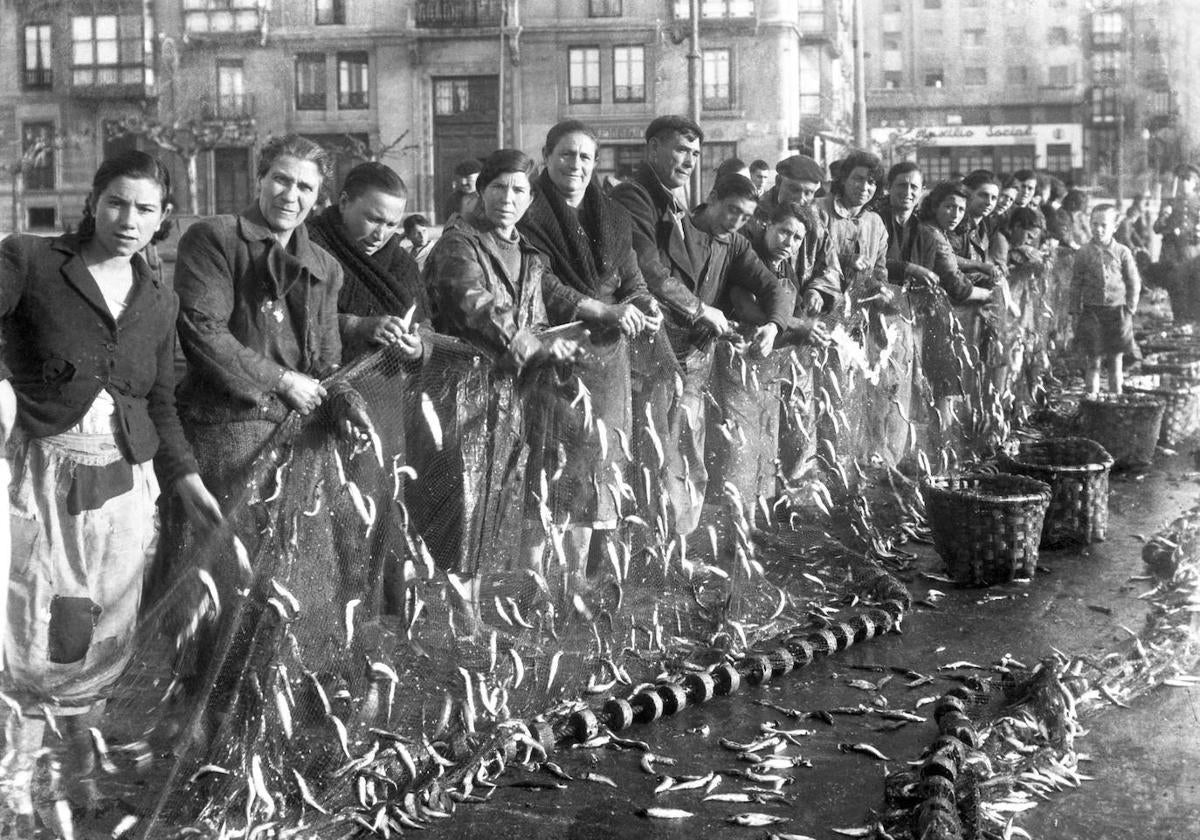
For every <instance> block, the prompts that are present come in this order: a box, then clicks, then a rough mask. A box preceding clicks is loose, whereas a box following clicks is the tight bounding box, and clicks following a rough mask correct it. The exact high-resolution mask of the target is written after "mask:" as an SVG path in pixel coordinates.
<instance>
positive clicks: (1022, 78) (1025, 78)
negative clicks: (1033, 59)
mask: <svg viewBox="0 0 1200 840" xmlns="http://www.w3.org/2000/svg"><path fill="white" fill-rule="evenodd" d="M1004 81H1005V82H1006V83H1007V84H1010V85H1027V84H1029V68H1028V67H1026V66H1025V65H1024V64H1010V65H1009V66H1008V67H1006V68H1005V69H1004Z"/></svg>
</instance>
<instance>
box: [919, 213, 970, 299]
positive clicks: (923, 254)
mask: <svg viewBox="0 0 1200 840" xmlns="http://www.w3.org/2000/svg"><path fill="white" fill-rule="evenodd" d="M910 243H911V245H910V248H909V252H908V253H907V254H905V255H903V257H902V258H903V259H904V260H905V262H911V263H916V264H917V265H920V266H924V267H925V268H928V269H929V270H930V271H932V272H933V273H934V274H936V275H937V276H938V281H939V283H940V284H941V287H942V288H943V289H945V290H946V295H947V296H948V297H949V298H950V301H951V303H956V304H961V303H965V302H966V300H967V298H969V297H970V296H971V290H972V289H974V287H975V284H974V283H972V282H971V280H970V279H969V278H968V277H967V276H966V275H964V274H963V273H962V271H960V270H959V267H958V257H956V256H955V254H954V250H953V249H952V248H951V247H950V241H949V240H948V239H947V238H946V234H945V233H943V232H942V231H941V229H940V228H938V227H937V225H935V224H933V223H932V222H921V223H920V224H919V225H917V231H916V235H915V236H913V238H912V239H911V240H910Z"/></svg>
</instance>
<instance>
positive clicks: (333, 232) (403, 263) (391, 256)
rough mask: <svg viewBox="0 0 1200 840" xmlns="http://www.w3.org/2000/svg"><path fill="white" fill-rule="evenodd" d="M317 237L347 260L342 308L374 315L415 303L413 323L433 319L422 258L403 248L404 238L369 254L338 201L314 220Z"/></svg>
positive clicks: (395, 312)
mask: <svg viewBox="0 0 1200 840" xmlns="http://www.w3.org/2000/svg"><path fill="white" fill-rule="evenodd" d="M309 231H310V234H311V236H312V239H313V241H314V242H316V243H317V244H318V245H320V246H321V247H322V248H324V249H325V250H326V251H328V252H329V253H330V254H332V255H333V257H334V258H335V259H336V260H337V261H338V262H339V263H341V265H342V270H343V273H344V274H345V281H344V282H343V284H342V291H341V294H340V295H339V296H338V312H340V313H342V314H345V315H358V316H360V317H371V316H376V315H404V314H406V313H407V312H408V310H409V308H410V307H412V306H413V305H414V304H415V305H416V311H415V312H414V313H413V323H414V324H416V323H428V322H429V314H430V313H429V300H428V297H427V296H426V292H425V287H424V286H423V285H422V283H421V273H420V271H419V270H418V269H417V263H416V261H415V260H413V258H412V257H411V256H409V254H408V253H407V252H406V251H405V250H404V249H403V248H401V247H400V241H399V237H396V236H393V237H392V238H391V239H390V240H388V242H387V244H386V245H384V246H383V247H382V248H380V249H379V250H378V251H376V252H375V253H374V254H370V255H368V254H367V252H366V251H364V250H363V248H362V246H361V245H359V244H358V243H357V242H355V241H354V240H352V239H351V238H350V235H349V233H348V232H347V231H346V226H345V225H344V224H343V223H342V214H341V211H340V210H339V209H338V208H337V206H336V205H335V206H331V207H329V208H327V209H326V210H325V212H323V213H322V214H321V215H319V216H317V217H315V218H314V219H312V220H311V221H310V222H309Z"/></svg>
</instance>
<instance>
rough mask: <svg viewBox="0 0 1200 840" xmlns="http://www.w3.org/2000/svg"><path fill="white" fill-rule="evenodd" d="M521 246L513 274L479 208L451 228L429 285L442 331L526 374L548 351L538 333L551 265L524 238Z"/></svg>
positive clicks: (429, 270) (438, 248) (435, 256)
mask: <svg viewBox="0 0 1200 840" xmlns="http://www.w3.org/2000/svg"><path fill="white" fill-rule="evenodd" d="M517 247H518V248H519V249H520V251H521V267H520V272H519V274H518V275H517V276H511V275H510V274H509V272H508V270H507V268H506V267H505V263H504V259H503V257H502V256H501V255H500V252H499V245H498V244H497V243H496V241H495V238H494V237H493V236H492V235H491V233H490V230H489V225H488V222H487V220H486V219H485V218H484V217H483V216H482V215H481V213H480V210H479V208H478V207H477V208H476V210H475V211H474V212H472V213H470V214H468V216H466V217H463V216H458V217H456V218H453V219H451V220H450V221H449V222H448V223H447V224H446V228H445V230H444V231H443V233H442V236H441V238H440V239H439V240H438V242H437V245H435V246H434V248H433V251H432V252H431V253H430V254H429V262H427V263H426V264H425V282H426V284H427V285H428V286H429V289H430V292H431V295H432V298H433V309H434V328H435V329H436V330H437V331H438V332H441V333H446V334H447V335H452V336H454V337H456V338H461V339H463V340H464V341H466V342H468V343H469V344H471V345H473V346H474V347H477V348H478V349H480V350H483V351H484V352H486V353H487V354H488V355H489V356H490V357H492V358H493V359H497V360H500V361H501V362H502V363H507V364H508V365H510V366H515V367H516V368H517V369H518V370H521V369H523V368H524V367H525V366H526V365H527V364H528V363H529V362H531V361H534V360H535V359H536V357H538V356H540V355H541V351H542V343H541V341H539V340H538V338H537V337H536V336H535V335H534V331H535V330H539V329H542V328H544V327H545V326H546V320H547V319H546V306H545V304H544V302H543V300H542V274H543V273H544V272H545V271H546V261H545V257H543V256H542V255H541V254H540V253H539V252H538V251H537V250H536V249H535V248H534V247H533V246H532V245H530V244H529V243H528V242H526V241H525V239H524V237H521V238H519V240H518V245H517Z"/></svg>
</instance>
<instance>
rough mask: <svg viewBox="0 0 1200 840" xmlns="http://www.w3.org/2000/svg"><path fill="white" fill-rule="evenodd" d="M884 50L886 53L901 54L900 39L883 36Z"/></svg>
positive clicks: (892, 36) (893, 36)
mask: <svg viewBox="0 0 1200 840" xmlns="http://www.w3.org/2000/svg"><path fill="white" fill-rule="evenodd" d="M883 50H884V52H899V51H900V38H899V37H897V36H895V35H884V36H883Z"/></svg>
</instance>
